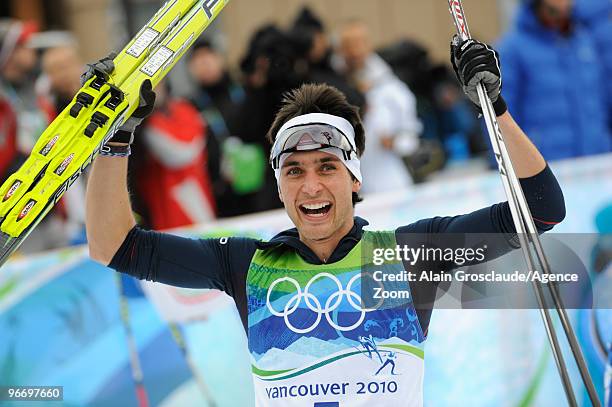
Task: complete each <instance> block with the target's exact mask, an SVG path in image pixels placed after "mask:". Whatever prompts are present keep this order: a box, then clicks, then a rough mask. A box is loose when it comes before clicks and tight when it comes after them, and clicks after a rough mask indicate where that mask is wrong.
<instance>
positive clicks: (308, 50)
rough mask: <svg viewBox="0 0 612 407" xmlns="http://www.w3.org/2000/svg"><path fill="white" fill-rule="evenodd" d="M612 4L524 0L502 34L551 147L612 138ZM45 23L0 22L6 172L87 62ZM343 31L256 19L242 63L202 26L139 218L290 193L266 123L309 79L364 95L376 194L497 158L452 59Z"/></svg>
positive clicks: (2, 166) (503, 53) (152, 152)
mask: <svg viewBox="0 0 612 407" xmlns="http://www.w3.org/2000/svg"><path fill="white" fill-rule="evenodd" d="M611 16H612V3H611V2H610V1H609V0H575V2H573V1H572V0H524V1H523V2H522V3H521V5H520V6H519V11H518V13H517V17H516V22H515V25H514V27H513V28H512V29H511V30H510V31H509V32H508V33H506V34H505V35H504V36H503V38H502V39H501V40H500V42H499V43H498V44H497V48H498V49H499V52H500V58H501V60H502V67H503V69H502V72H503V75H504V76H503V95H504V98H505V99H506V101H507V102H508V105H509V107H510V111H511V112H512V114H513V115H514V117H515V119H516V120H517V122H518V123H519V124H520V125H521V127H522V128H524V129H525V130H526V132H527V133H528V134H529V136H530V137H531V139H532V140H533V141H534V143H535V144H536V145H537V146H538V147H539V148H540V150H541V151H542V153H543V154H544V156H545V158H547V159H548V160H555V159H562V158H571V157H579V156H584V155H589V154H598V153H605V152H609V151H610V150H611V145H612V139H611V130H612V83H611V82H610V81H609V80H607V78H609V77H610V75H612V52H611V50H612V47H610V45H611V44H610V42H612V20H611ZM35 33H36V28H35V27H34V26H32V25H30V24H27V23H23V22H19V21H15V20H5V21H1V22H0V179H1V180H4V179H6V177H7V176H8V175H9V174H10V173H11V172H13V171H14V170H15V169H16V168H18V166H19V165H20V163H21V162H23V159H24V157H25V156H26V155H27V154H28V153H29V151H30V149H31V148H32V146H33V143H34V142H35V140H36V138H37V137H38V135H40V134H41V132H42V130H43V129H44V128H45V127H46V126H47V125H48V124H49V123H50V122H51V121H52V120H53V118H54V117H55V116H56V115H57V114H58V113H59V112H60V111H61V110H62V109H64V108H65V107H66V106H68V104H69V103H70V101H71V99H72V97H73V95H74V94H75V93H76V91H77V89H78V88H79V86H80V83H79V76H80V73H81V72H82V71H83V69H84V64H83V61H81V60H80V58H79V55H78V52H77V47H76V46H75V44H74V43H72V42H69V41H68V42H66V43H62V44H56V45H54V46H52V47H48V48H45V49H43V50H37V51H36V50H34V49H33V48H32V47H31V46H30V45H31V44H30V43H31V41H30V40H31V38H32V36H34V35H35ZM333 34H334V35H333V36H332V33H331V32H329V31H328V30H327V29H326V27H325V26H324V24H323V23H322V21H321V19H320V18H319V17H318V16H316V15H315V14H314V13H313V12H312V11H311V10H310V9H308V8H304V9H303V10H301V11H300V12H299V13H298V15H297V16H296V17H295V19H294V21H293V22H292V23H291V24H290V25H289V26H288V27H286V26H284V27H280V26H277V25H265V26H263V27H261V28H259V29H258V30H257V31H256V32H255V33H253V35H252V37H251V39H250V41H249V43H248V44H247V46H246V49H245V51H244V54H243V57H242V59H241V60H240V63H239V66H237V67H233V66H228V65H227V61H226V58H225V55H224V53H223V50H222V49H221V48H219V47H217V46H216V43H215V41H214V38H213V39H211V38H208V37H204V38H202V39H199V40H198V41H197V42H196V44H195V45H194V46H193V47H192V49H191V50H190V51H189V52H188V54H187V55H186V57H185V60H186V66H187V70H188V72H189V76H190V80H191V82H192V83H193V87H192V93H191V94H190V95H188V97H178V96H177V95H175V94H174V93H173V89H172V86H171V85H170V81H164V82H162V84H160V86H158V87H157V89H156V92H157V94H158V98H157V102H156V110H155V112H154V114H152V115H151V116H150V117H149V118H148V119H147V120H146V121H145V123H143V125H142V126H141V127H140V128H139V129H138V132H137V134H136V138H135V139H136V142H135V145H134V148H133V154H132V157H131V159H130V166H131V169H130V177H131V179H130V188H131V191H132V193H133V200H134V209H135V211H136V212H137V213H138V215H139V216H140V221H141V223H143V224H144V225H146V226H148V227H151V228H155V229H168V228H174V227H180V226H185V225H190V224H195V223H200V222H205V221H209V220H212V219H215V218H222V217H229V216H237V215H243V214H247V213H252V212H258V211H263V210H268V209H273V208H277V207H280V206H281V203H280V200H279V199H278V196H277V187H276V182H275V180H274V174H273V173H272V171H271V169H270V166H269V165H268V163H267V157H268V154H269V145H267V143H266V141H265V138H264V135H265V134H266V132H267V131H268V129H269V127H270V125H271V123H272V119H273V116H274V113H275V111H276V109H277V108H278V106H279V104H280V102H281V100H282V98H283V95H284V94H285V92H287V91H288V90H290V89H292V88H295V87H297V86H299V85H300V84H302V83H311V82H319V83H328V84H331V85H333V86H336V87H337V88H338V89H340V90H342V91H343V93H344V94H345V95H346V97H347V98H348V100H349V101H350V102H351V103H352V104H354V105H356V106H358V107H359V108H360V109H361V113H362V116H363V119H364V128H365V131H366V135H367V146H366V153H365V155H364V157H363V160H362V167H363V174H364V177H365V178H364V185H363V190H362V191H363V193H364V194H365V197H366V199H367V195H368V194H371V193H379V192H385V191H393V190H397V189H402V188H409V187H410V186H411V185H412V184H414V183H420V182H425V181H427V180H428V178H429V177H430V176H431V175H432V174H434V173H436V172H437V171H440V170H442V169H444V168H445V165H447V164H448V163H453V164H454V165H456V164H457V163H459V164H461V163H463V162H467V161H468V160H471V159H474V158H475V157H480V159H481V160H483V161H485V162H486V158H487V156H488V154H489V152H488V150H489V149H488V142H487V138H486V136H485V135H483V130H484V127H483V126H482V124H481V123H480V121H479V120H478V118H477V117H478V112H476V111H474V110H473V109H472V107H471V104H469V103H467V102H466V99H465V97H464V95H463V94H462V92H461V89H460V88H459V87H458V84H457V82H456V80H455V78H454V75H453V74H452V70H450V69H449V67H447V66H446V65H445V64H435V63H434V62H433V61H432V60H431V58H430V56H429V54H428V51H427V49H425V48H424V47H423V46H422V45H420V44H419V43H417V42H415V41H412V40H410V39H408V38H406V39H404V40H401V41H397V42H395V43H393V44H387V45H386V46H384V47H382V48H380V49H374V48H373V46H372V44H371V41H370V39H371V35H370V34H369V33H368V26H367V25H366V24H365V23H364V22H362V21H358V20H351V21H346V22H345V23H343V24H342V25H341V26H338V27H334V30H333ZM332 38H333V39H332ZM83 189H84V185H83V183H81V184H79V183H77V184H76V186H75V187H73V189H72V192H71V193H70V194H68V195H67V196H66V197H65V198H64V199H62V201H61V203H60V204H59V205H58V208H57V209H56V210H55V211H54V213H53V214H52V215H51V216H50V217H49V219H48V220H47V221H45V224H47V225H46V226H45V225H44V224H43V225H42V229H44V228H45V227H47V228H49V229H52V230H54V231H53V232H50V231H47V232H46V234H45V233H43V234H41V233H39V235H41V236H45V235H46V236H48V235H49V234H50V233H53V236H54V237H53V238H52V239H47V240H45V239H42V243H39V244H38V245H35V247H33V249H32V250H37V249H44V248H49V247H53V246H61V245H65V244H68V243H74V242H79V241H82V236H83V231H82V225H83V201H84V200H83V199H82V197H83ZM58 222H59V224H60V225H62V227H61V228H60V229H61V230H62V232H61V233H57V230H59V229H58V226H57V224H58ZM58 236H59V237H58Z"/></svg>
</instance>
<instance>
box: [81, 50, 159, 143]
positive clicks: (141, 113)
mask: <svg viewBox="0 0 612 407" xmlns="http://www.w3.org/2000/svg"><path fill="white" fill-rule="evenodd" d="M116 55H117V54H115V53H110V54H109V55H108V56H106V57H104V58H102V59H100V60H99V61H96V62H94V63H93V64H87V67H88V68H87V71H86V72H84V73H83V74H82V75H81V85H83V84H84V83H85V82H87V81H88V80H89V79H91V77H92V76H94V75H96V73H102V74H103V75H106V76H108V75H110V74H111V73H112V72H113V71H114V70H115V64H114V63H113V59H115V57H116ZM154 107H155V92H154V91H153V86H152V84H151V81H150V80H149V79H146V80H145V81H143V82H142V84H141V85H140V101H139V103H138V107H137V108H136V110H134V113H132V115H131V116H130V117H129V118H128V119H127V120H126V121H125V123H123V124H122V125H121V127H120V128H119V130H117V132H116V133H115V134H114V135H113V137H112V138H111V139H110V140H109V141H108V142H109V143H127V144H132V142H133V141H134V131H135V130H136V127H137V126H138V125H139V124H140V123H142V121H143V120H144V119H145V118H146V117H147V116H148V115H150V114H151V112H153V108H154Z"/></svg>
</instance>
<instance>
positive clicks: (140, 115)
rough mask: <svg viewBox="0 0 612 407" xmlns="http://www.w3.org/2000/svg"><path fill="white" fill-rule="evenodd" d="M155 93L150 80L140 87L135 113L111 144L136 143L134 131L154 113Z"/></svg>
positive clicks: (118, 131) (112, 139)
mask: <svg viewBox="0 0 612 407" xmlns="http://www.w3.org/2000/svg"><path fill="white" fill-rule="evenodd" d="M155 97H156V95H155V92H154V91H153V85H152V84H151V81H150V80H149V79H146V80H144V81H143V82H142V84H141V85H140V101H139V103H138V107H137V108H136V110H134V113H132V115H131V116H130V117H129V118H128V119H127V120H126V121H125V123H123V124H122V125H121V127H119V130H117V132H116V133H115V135H114V136H113V137H112V138H111V139H110V140H109V142H111V143H128V144H132V142H133V141H134V131H135V130H136V127H138V125H140V123H142V121H143V120H144V119H145V118H146V117H147V116H148V115H150V114H151V113H152V112H153V109H154V108H155Z"/></svg>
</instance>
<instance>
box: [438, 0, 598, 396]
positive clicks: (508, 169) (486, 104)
mask: <svg viewBox="0 0 612 407" xmlns="http://www.w3.org/2000/svg"><path fill="white" fill-rule="evenodd" d="M448 2H449V6H450V12H451V15H452V16H453V20H454V22H455V26H456V28H457V34H458V35H459V36H460V37H461V39H462V40H463V41H465V40H468V39H470V32H469V28H468V25H467V20H466V18H465V13H464V11H463V5H462V3H461V0H448ZM478 96H479V99H480V102H481V103H480V104H481V106H482V110H483V115H484V118H485V122H486V125H487V130H488V133H489V138H490V139H491V144H492V147H493V151H494V153H495V157H496V160H497V163H498V166H499V171H500V174H501V178H502V183H503V186H504V190H505V192H506V196H507V198H508V203H509V206H510V210H511V213H512V218H513V221H514V224H515V227H516V230H517V235H518V237H519V241H520V245H521V248H522V250H523V254H524V256H525V260H526V262H527V266H528V268H529V269H530V270H534V269H535V268H534V267H533V266H534V261H533V257H532V252H531V249H530V246H529V241H528V240H527V238H530V239H531V243H533V245H534V248H535V254H536V257H537V259H538V263H539V264H540V267H541V269H542V271H543V272H544V273H545V274H548V273H550V265H549V263H548V260H547V258H546V256H545V254H544V250H543V248H542V245H541V242H540V240H539V236H538V232H537V229H536V227H535V223H534V221H533V217H532V216H531V212H530V211H529V206H528V204H527V201H526V199H525V196H524V194H523V191H522V188H521V186H520V182H519V180H518V177H517V176H516V173H515V172H514V169H513V167H512V162H511V160H510V157H509V154H508V151H507V149H506V145H505V142H504V139H503V135H502V133H501V129H500V128H499V124H498V123H497V119H496V116H495V113H494V109H493V105H492V103H491V101H490V99H489V97H488V96H487V94H486V91H485V88H484V85H483V84H479V86H478ZM525 232H528V235H525ZM533 284H534V290H535V294H536V298H537V300H538V304H539V307H540V310H541V314H542V318H543V321H544V325H545V328H546V332H547V335H548V337H549V340H550V342H551V346H552V350H553V355H554V357H555V361H556V363H557V368H558V370H559V373H560V375H561V380H562V382H563V386H564V389H565V392H566V396H567V398H568V402H569V404H570V405H572V406H574V405H576V400H575V396H574V393H573V391H572V388H571V382H570V380H569V375H568V373H567V369H566V367H565V363H564V361H563V355H562V353H561V350H560V348H559V344H558V340H557V337H556V333H555V330H554V326H553V325H552V322H551V319H550V315H549V314H548V309H547V306H546V301H545V298H544V295H543V292H542V287H541V284H540V283H539V282H536V281H534V282H533ZM549 288H550V291H551V295H552V298H553V303H554V305H555V308H556V310H557V313H558V315H559V319H560V321H561V324H562V326H563V329H564V331H565V334H566V337H567V340H568V342H569V344H570V348H571V350H572V353H573V356H574V359H575V361H576V364H577V366H578V369H579V370H580V374H581V377H582V380H583V383H584V384H585V387H586V389H587V392H588V394H589V398H590V399H591V402H592V403H593V405H594V406H600V402H599V400H598V398H597V394H596V392H595V387H594V386H593V381H592V379H591V377H590V375H589V372H588V369H587V367H586V362H585V360H584V356H583V355H582V351H581V349H580V345H579V344H578V341H577V339H576V336H575V334H574V331H573V329H572V327H571V324H570V321H569V318H568V316H567V312H566V310H565V307H564V306H563V303H562V300H561V296H560V294H559V291H558V287H557V286H556V284H551V285H550V286H549Z"/></svg>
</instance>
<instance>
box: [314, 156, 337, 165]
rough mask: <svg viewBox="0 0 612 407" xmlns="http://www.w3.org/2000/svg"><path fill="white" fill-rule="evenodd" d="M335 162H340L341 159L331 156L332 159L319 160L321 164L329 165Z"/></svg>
mask: <svg viewBox="0 0 612 407" xmlns="http://www.w3.org/2000/svg"><path fill="white" fill-rule="evenodd" d="M335 161H340V159H339V158H338V157H336V156H335V155H333V156H330V157H323V158H321V159H320V160H319V162H320V163H328V162H335Z"/></svg>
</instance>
